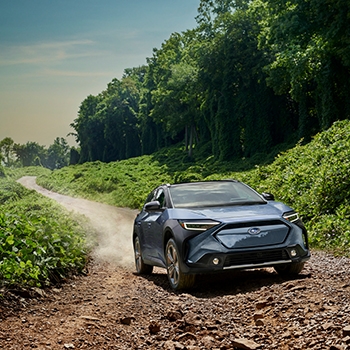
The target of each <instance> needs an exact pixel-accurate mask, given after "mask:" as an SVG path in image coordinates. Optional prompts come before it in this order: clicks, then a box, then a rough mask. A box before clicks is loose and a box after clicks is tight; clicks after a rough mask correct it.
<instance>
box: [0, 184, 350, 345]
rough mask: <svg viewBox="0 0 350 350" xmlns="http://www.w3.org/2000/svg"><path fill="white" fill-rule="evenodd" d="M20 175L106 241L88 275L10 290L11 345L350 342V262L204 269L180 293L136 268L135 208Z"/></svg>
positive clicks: (6, 332) (4, 307) (323, 259)
mask: <svg viewBox="0 0 350 350" xmlns="http://www.w3.org/2000/svg"><path fill="white" fill-rule="evenodd" d="M20 181H21V183H22V184H24V185H26V186H27V187H30V188H35V189H36V190H37V191H39V192H41V193H43V194H44V195H47V196H49V197H51V198H53V199H55V200H57V201H59V202H60V203H62V205H64V206H65V207H66V208H67V209H68V210H71V211H76V212H79V213H81V214H83V215H85V217H86V220H89V222H90V225H91V227H92V228H93V231H92V232H94V233H95V234H96V240H97V241H98V245H97V246H96V248H95V250H94V252H93V255H92V259H91V261H90V263H89V265H88V267H87V273H86V275H82V276H77V277H74V278H72V279H69V280H67V281H65V283H62V284H61V285H59V286H55V287H52V288H50V289H47V290H44V291H42V290H31V291H29V292H28V293H24V294H23V295H18V293H17V294H16V293H11V292H10V291H6V293H5V299H3V300H2V304H0V312H1V313H0V321H1V322H0V348H1V349H31V348H36V349H128V350H129V349H166V350H186V349H187V350H199V349H213V350H216V349H221V350H224V349H280V350H287V349H303V350H304V349H322V350H323V349H330V350H336V349H350V303H349V301H350V272H349V268H350V259H346V258H336V257H333V256H331V255H328V254H325V253H322V252H317V251H313V252H312V258H311V260H310V261H309V262H308V263H307V264H306V265H305V268H304V270H303V271H302V273H301V274H300V276H299V277H298V278H296V279H289V280H287V279H283V278H281V277H280V276H279V275H277V274H276V273H275V272H274V271H273V270H272V269H256V270H247V271H240V272H234V273H229V274H222V275H221V274H220V275H211V276H208V275H207V276H199V277H198V278H197V282H196V286H195V288H194V289H192V290H189V291H187V292H186V293H176V292H173V291H172V290H171V289H170V288H169V285H168V281H167V277H166V274H165V270H162V269H158V268H157V269H155V271H154V273H153V274H152V275H150V276H145V277H141V276H137V275H135V274H134V267H133V252H132V244H131V232H132V221H133V218H134V216H135V211H133V210H129V209H124V208H115V207H112V206H107V205H104V204H101V203H94V202H90V201H86V200H83V199H77V198H70V197H67V196H62V195H58V194H55V193H52V192H50V191H47V190H45V189H42V188H40V187H38V186H37V185H36V184H35V178H33V177H25V178H22V179H21V180H20ZM90 234H91V233H90ZM3 293H4V291H3Z"/></svg>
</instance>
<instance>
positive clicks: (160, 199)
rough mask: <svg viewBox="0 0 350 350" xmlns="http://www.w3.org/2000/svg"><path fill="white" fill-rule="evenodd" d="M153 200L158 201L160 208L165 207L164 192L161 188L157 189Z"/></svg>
mask: <svg viewBox="0 0 350 350" xmlns="http://www.w3.org/2000/svg"><path fill="white" fill-rule="evenodd" d="M155 200H156V201H158V202H159V203H160V207H161V208H164V207H166V203H165V193H164V190H163V189H162V188H160V189H158V191H157V194H156V197H155Z"/></svg>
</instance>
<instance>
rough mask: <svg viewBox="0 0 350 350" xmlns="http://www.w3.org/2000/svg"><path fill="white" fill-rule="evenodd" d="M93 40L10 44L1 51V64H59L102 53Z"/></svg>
mask: <svg viewBox="0 0 350 350" xmlns="http://www.w3.org/2000/svg"><path fill="white" fill-rule="evenodd" d="M94 44H95V42H93V41H92V40H69V41H57V42H46V43H36V44H33V45H19V46H8V47H7V48H6V49H3V50H1V52H0V65H1V66H14V65H39V64H45V65H50V64H57V63H60V62H62V61H64V60H67V59H72V58H82V57H90V56H97V55H102V54H103V53H101V52H98V51H94V50H91V47H92V46H93V45H94Z"/></svg>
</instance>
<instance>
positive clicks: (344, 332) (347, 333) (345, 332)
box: [343, 326, 350, 337]
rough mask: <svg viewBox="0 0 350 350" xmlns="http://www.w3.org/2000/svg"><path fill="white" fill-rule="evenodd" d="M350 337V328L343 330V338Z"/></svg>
mask: <svg viewBox="0 0 350 350" xmlns="http://www.w3.org/2000/svg"><path fill="white" fill-rule="evenodd" d="M347 336H350V326H346V327H345V328H343V337H347Z"/></svg>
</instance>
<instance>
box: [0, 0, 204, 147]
mask: <svg viewBox="0 0 350 350" xmlns="http://www.w3.org/2000/svg"><path fill="white" fill-rule="evenodd" d="M199 1H200V0H0V141H1V140H3V139H4V138H5V137H11V138H12V139H13V140H14V142H15V143H20V144H25V143H27V142H29V141H30V142H37V143H39V144H40V145H43V146H47V147H48V146H49V145H51V144H52V143H53V141H54V139H56V137H64V138H65V139H66V140H67V141H68V143H69V144H70V145H75V141H74V137H73V136H67V134H69V133H71V132H74V129H72V128H71V127H70V124H71V123H72V122H73V121H74V119H75V118H76V117H77V112H78V110H79V106H80V104H81V102H82V101H83V100H84V99H85V98H86V97H87V96H88V95H97V94H99V93H100V92H102V91H103V90H104V89H105V88H106V87H107V84H108V83H109V82H110V81H111V80H112V79H113V78H117V79H121V77H122V75H123V72H124V69H126V68H133V67H139V66H141V65H143V64H146V58H147V57H151V56H152V52H153V48H160V47H161V44H162V43H163V42H164V41H165V40H167V39H168V38H169V37H170V35H171V33H174V32H183V31H186V30H187V29H193V28H195V27H196V21H195V17H196V15H197V8H198V6H199Z"/></svg>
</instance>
